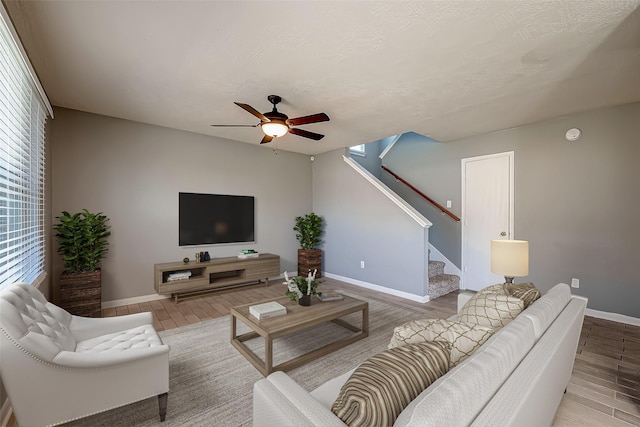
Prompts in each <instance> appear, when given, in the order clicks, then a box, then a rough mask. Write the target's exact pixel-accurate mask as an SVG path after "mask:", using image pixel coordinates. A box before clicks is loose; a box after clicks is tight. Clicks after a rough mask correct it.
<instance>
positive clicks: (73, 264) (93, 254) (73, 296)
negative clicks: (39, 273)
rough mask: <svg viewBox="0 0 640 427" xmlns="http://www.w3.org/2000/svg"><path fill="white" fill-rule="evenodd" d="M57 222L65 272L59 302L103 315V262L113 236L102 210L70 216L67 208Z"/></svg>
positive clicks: (74, 310) (80, 312)
mask: <svg viewBox="0 0 640 427" xmlns="http://www.w3.org/2000/svg"><path fill="white" fill-rule="evenodd" d="M56 218H57V219H58V220H59V221H60V223H59V224H56V225H54V227H53V228H54V230H55V232H56V234H55V236H56V238H57V242H58V253H59V254H61V255H62V259H63V262H64V271H63V272H62V277H61V279H60V304H61V305H62V306H63V307H64V308H65V309H67V310H68V311H69V312H71V313H72V314H77V315H80V316H91V317H100V315H101V311H100V305H101V290H102V276H101V271H100V265H101V262H102V259H103V258H104V257H105V255H106V253H107V250H108V248H107V246H108V244H109V242H108V241H107V237H109V236H110V235H111V232H110V231H109V226H108V225H107V221H109V218H107V217H106V216H105V215H103V214H102V212H100V213H97V214H94V213H91V212H89V211H88V210H86V209H83V210H82V211H81V212H78V213H75V214H73V215H71V214H70V213H69V212H67V211H63V212H62V214H61V215H60V216H58V217H56Z"/></svg>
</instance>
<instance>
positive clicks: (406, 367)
mask: <svg viewBox="0 0 640 427" xmlns="http://www.w3.org/2000/svg"><path fill="white" fill-rule="evenodd" d="M450 351H451V344H449V343H447V342H441V341H438V342H428V343H421V344H411V345H406V346H402V347H396V348H392V349H389V350H385V351H383V352H381V353H378V354H376V355H375V356H373V357H371V358H369V359H368V360H367V361H365V362H364V363H362V364H361V365H360V366H358V368H356V370H355V371H354V372H353V374H351V376H350V377H349V379H348V380H347V382H345V383H344V385H343V386H342V388H341V389H340V393H339V394H338V398H337V399H336V401H335V402H334V403H333V405H332V406H331V411H333V413H334V414H336V416H338V417H339V418H340V419H341V420H342V421H344V423H345V424H347V425H349V426H351V427H357V426H390V425H393V423H394V422H395V420H396V418H397V417H398V415H400V413H401V412H402V411H403V410H404V408H405V407H406V406H407V405H408V404H409V403H411V401H412V400H413V399H415V398H416V397H417V396H418V395H419V394H420V393H422V391H423V390H425V389H426V388H427V387H429V385H430V384H431V383H433V382H434V381H435V380H436V379H438V378H439V377H441V376H442V375H444V374H445V373H446V372H447V371H448V370H449V353H450Z"/></svg>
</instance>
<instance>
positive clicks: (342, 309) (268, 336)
mask: <svg viewBox="0 0 640 427" xmlns="http://www.w3.org/2000/svg"><path fill="white" fill-rule="evenodd" d="M271 301H277V302H279V303H280V304H282V305H284V306H285V307H287V314H285V315H282V316H277V317H272V318H270V319H266V320H258V319H256V318H255V317H253V316H252V315H251V314H250V313H249V307H250V306H252V305H255V304H260V302H256V303H253V304H246V305H241V306H238V307H232V308H231V345H233V346H234V347H235V348H236V349H237V350H238V351H239V352H240V354H242V355H243V356H244V357H246V358H247V360H248V361H249V362H251V364H253V366H255V367H256V369H258V371H260V372H261V373H262V375H264V376H265V377H266V376H267V375H269V374H270V373H272V372H273V371H288V370H290V369H293V368H296V367H298V366H300V365H303V364H305V363H307V362H310V361H312V360H315V359H317V358H318V357H321V356H324V355H325V354H329V353H331V352H333V351H335V350H337V349H339V348H342V347H345V346H347V345H349V344H351V343H354V342H356V341H358V340H361V339H363V338H366V337H368V336H369V303H367V302H365V301H360V300H359V299H356V298H352V297H349V296H346V295H345V296H344V299H343V300H339V301H327V302H322V301H320V300H319V299H317V298H315V297H313V300H312V304H311V305H310V306H306V307H305V306H301V305H298V304H292V303H291V301H290V300H289V298H288V297H282V298H278V299H275V300H271ZM263 302H266V301H263ZM358 311H361V312H362V325H361V327H360V328H358V327H356V326H353V325H351V324H350V323H348V322H346V321H344V320H342V319H340V318H341V317H344V316H346V315H348V314H351V313H356V312H358ZM238 319H240V320H241V321H242V323H244V324H246V325H247V326H248V327H249V328H251V329H252V330H253V331H252V332H247V333H245V334H242V335H237V329H236V327H237V320H238ZM326 322H333V323H335V324H337V325H340V326H342V327H344V328H346V329H349V330H351V331H354V332H358V333H357V334H355V335H351V336H349V337H346V338H343V339H340V340H338V341H335V342H332V343H330V344H327V345H325V346H323V347H320V348H317V349H315V350H312V351H310V352H308V353H305V354H303V355H301V356H298V357H295V358H293V359H291V360H288V361H286V362H283V363H281V364H279V365H277V366H273V340H274V339H276V338H279V337H284V336H287V335H291V334H294V333H296V332H299V331H302V330H305V329H311V328H314V327H316V326H318V325H321V324H323V323H326ZM257 337H263V338H264V360H262V359H261V358H260V357H258V356H257V355H256V354H255V353H254V352H252V351H251V350H250V349H249V348H248V347H247V346H246V345H245V344H244V342H245V341H247V340H250V339H253V338H257Z"/></svg>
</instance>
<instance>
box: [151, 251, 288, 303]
mask: <svg viewBox="0 0 640 427" xmlns="http://www.w3.org/2000/svg"><path fill="white" fill-rule="evenodd" d="M153 267H154V272H155V278H154V286H155V288H156V292H158V293H159V294H160V295H171V296H172V297H174V298H175V300H176V302H178V297H179V296H182V295H186V294H190V293H196V292H203V291H212V290H216V289H224V288H228V287H232V286H240V285H248V284H253V283H256V282H258V283H260V282H262V280H264V281H265V283H266V284H267V285H269V277H278V276H280V257H279V256H278V255H273V254H260V255H259V256H257V257H253V258H238V257H226V258H212V259H211V261H205V262H194V261H190V262H189V263H188V264H185V263H183V262H166V263H162V264H155V265H154V266H153ZM187 271H189V272H191V276H190V277H188V278H186V279H181V280H173V281H171V280H169V275H171V274H173V273H181V272H187Z"/></svg>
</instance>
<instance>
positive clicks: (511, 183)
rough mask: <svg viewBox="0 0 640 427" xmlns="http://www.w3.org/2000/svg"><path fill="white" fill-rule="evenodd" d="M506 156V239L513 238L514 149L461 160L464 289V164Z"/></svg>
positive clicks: (462, 282) (461, 242)
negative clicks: (507, 177) (507, 220)
mask: <svg viewBox="0 0 640 427" xmlns="http://www.w3.org/2000/svg"><path fill="white" fill-rule="evenodd" d="M505 156H506V157H508V159H509V230H508V231H507V236H506V238H507V239H513V236H514V235H515V234H514V222H515V220H514V207H515V203H514V196H515V186H514V181H515V179H514V176H515V174H514V165H515V152H514V151H504V152H502V153H494V154H486V155H483V156H475V157H467V158H464V159H462V160H461V163H460V165H461V167H460V169H461V172H460V174H461V182H460V183H461V186H462V188H461V197H462V200H461V202H460V206H461V207H462V208H461V214H462V218H461V219H462V220H461V223H462V224H461V232H460V235H461V241H460V250H461V254H460V264H461V270H462V277H461V283H460V285H461V288H462V289H466V287H465V285H464V279H465V276H466V265H467V264H466V262H465V239H466V227H465V223H466V217H467V216H466V212H465V211H466V207H467V206H466V205H467V203H466V200H467V199H466V197H467V196H466V188H465V187H466V171H465V166H466V164H467V163H469V162H472V161H478V160H486V159H492V158H497V157H505Z"/></svg>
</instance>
